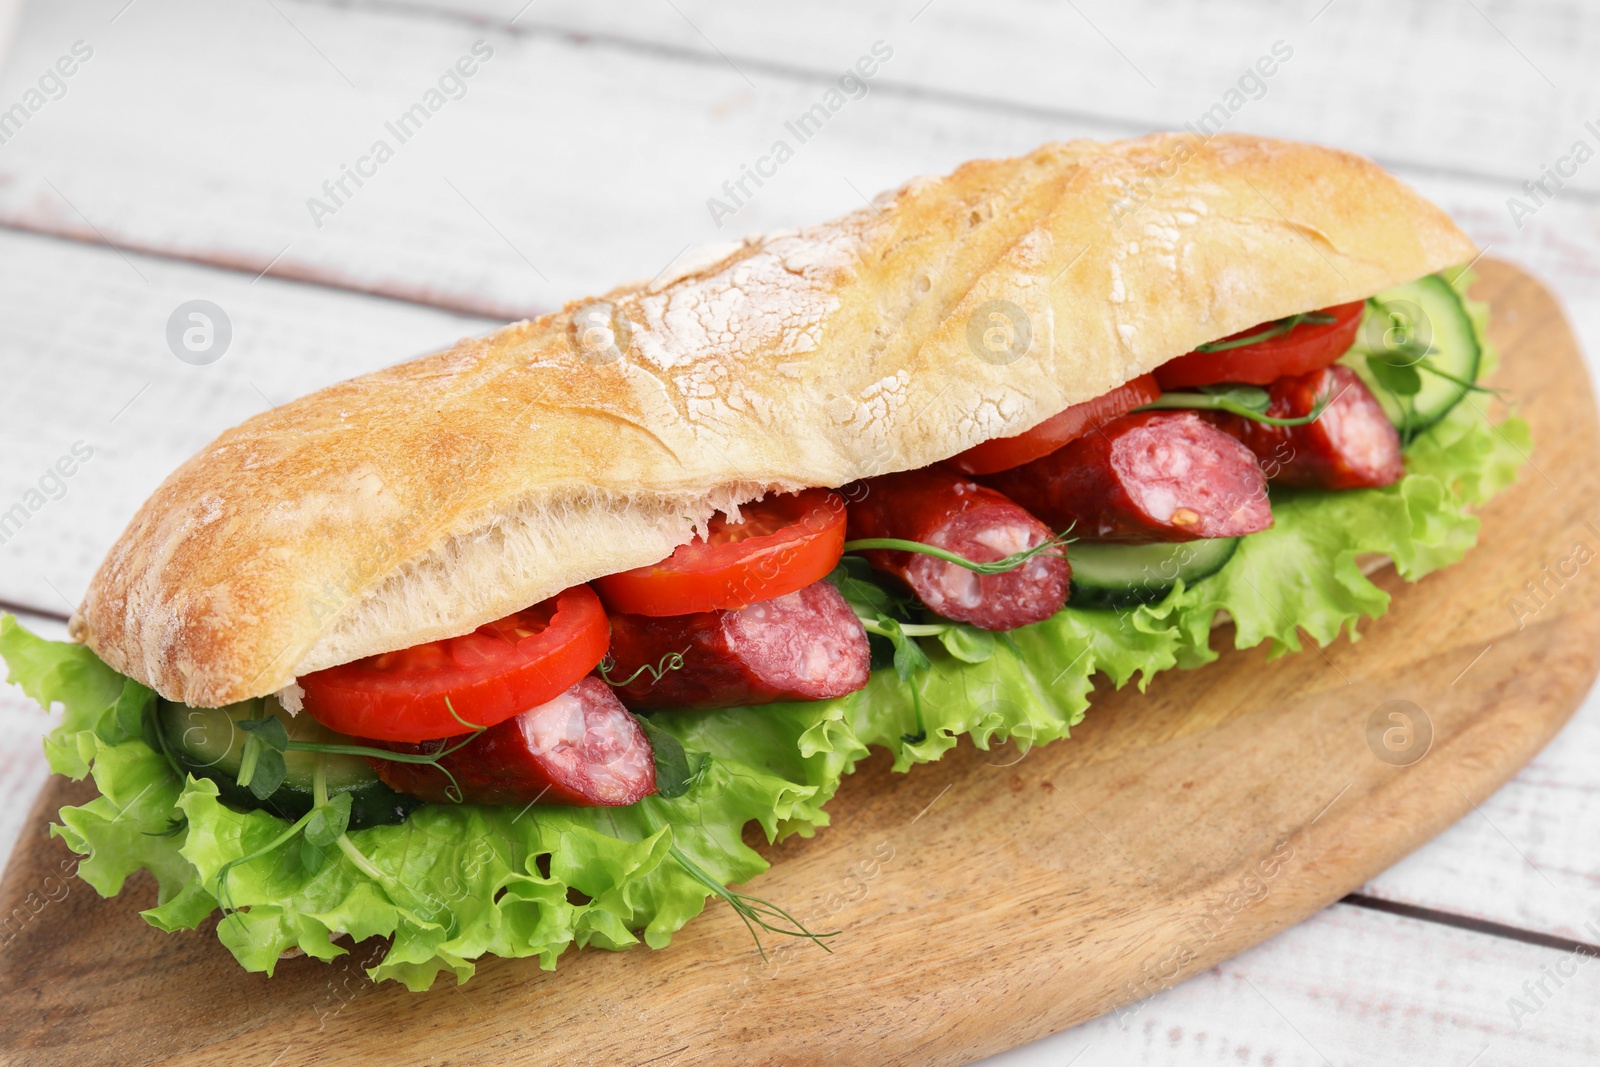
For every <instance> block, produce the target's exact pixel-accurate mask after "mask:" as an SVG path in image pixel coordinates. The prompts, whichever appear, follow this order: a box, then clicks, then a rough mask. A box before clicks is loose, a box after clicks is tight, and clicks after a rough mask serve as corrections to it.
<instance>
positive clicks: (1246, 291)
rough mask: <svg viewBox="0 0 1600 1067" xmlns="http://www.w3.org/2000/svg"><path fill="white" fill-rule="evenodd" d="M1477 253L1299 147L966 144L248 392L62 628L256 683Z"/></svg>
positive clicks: (193, 681)
mask: <svg viewBox="0 0 1600 1067" xmlns="http://www.w3.org/2000/svg"><path fill="white" fill-rule="evenodd" d="M1473 254H1474V248H1473V246H1472V243H1471V242H1470V241H1469V240H1468V239H1467V238H1466V237H1465V236H1464V235H1463V234H1462V233H1461V232H1460V231H1459V230H1458V229H1457V228H1456V227H1455V226H1454V225H1453V224H1452V223H1451V221H1450V220H1449V218H1447V217H1446V216H1445V215H1444V213H1443V212H1441V211H1440V210H1439V209H1437V208H1436V207H1434V206H1433V205H1431V204H1429V203H1428V202H1427V201H1425V200H1423V199H1422V198H1421V197H1419V196H1418V195H1417V194H1415V193H1414V192H1412V191H1411V190H1410V189H1409V188H1407V187H1406V186H1404V185H1402V184H1401V183H1400V182H1398V181H1396V180H1395V179H1394V178H1391V177H1390V176H1388V175H1387V174H1385V173H1384V172H1383V171H1382V170H1380V169H1379V168H1378V167H1376V166H1375V165H1373V164H1372V163H1369V162H1367V161H1366V160H1363V159H1359V158H1357V157H1355V156H1351V155H1347V154H1345V153H1342V152H1336V151H1332V150H1330V149H1326V148H1318V147H1314V146H1310V145H1302V144H1292V143H1287V142H1283V141H1273V140H1266V139H1262V138H1254V137H1241V136H1219V137H1216V138H1213V139H1211V140H1210V141H1206V142H1203V141H1201V140H1200V139H1199V138H1198V137H1195V136H1192V135H1176V136H1171V135H1168V136H1153V137H1147V138H1143V139H1140V140H1136V141H1125V142H1120V143H1116V144H1095V143H1090V142H1082V141H1078V142H1072V143H1068V144H1052V145H1046V146H1045V147H1043V148H1040V149H1039V150H1038V151H1036V152H1033V153H1031V154H1029V155H1026V156H1021V157H1018V158H1015V159H1002V160H980V161H977V162H973V163H968V164H966V165H964V166H962V167H960V168H959V169H957V170H956V171H955V172H954V173H953V174H951V175H949V176H948V177H944V178H937V179H919V180H916V181H913V182H911V183H909V184H907V185H906V186H904V187H902V188H900V189H898V190H895V191H894V192H891V193H886V194H884V195H882V196H880V197H879V198H878V199H877V200H876V201H875V202H874V203H873V204H872V205H871V206H870V207H867V208H863V209H862V210H860V211H857V212H855V213H853V214H851V215H847V216H845V217H844V218H841V219H838V220H836V221H833V222H829V223H824V224H822V225H820V226H813V227H810V228H808V229H804V230H797V231H792V232H786V233H776V234H768V235H766V236H762V237H756V238H751V239H749V240H747V241H745V242H744V243H743V244H741V245H739V246H737V247H736V248H735V249H733V250H725V251H724V252H722V253H719V254H717V255H715V256H713V257H710V260H709V261H703V262H700V263H697V264H693V265H691V266H689V267H685V268H681V269H679V270H677V271H676V272H674V274H673V275H672V276H669V277H665V278H659V279H656V280H655V281H653V282H652V283H649V284H642V285H633V286H625V287H623V288H621V289H617V290H615V291H613V292H611V293H609V294H607V295H606V296H604V297H601V298H599V299H596V300H586V301H578V302H576V303H573V304H570V305H568V306H567V307H566V308H564V309H563V310H562V311H560V312H559V313H556V314H551V315H545V316H543V317H541V318H539V319H537V320H535V321H533V322H522V323H518V324H516V325H513V326H508V327H506V328H505V329H503V330H500V331H499V332H498V333H495V334H493V335H491V336H489V337H484V338H479V339H474V340H468V341H463V342H462V343H460V344H459V345H457V346H456V347H455V348H452V349H451V350H449V351H448V352H441V353H438V354H437V355H433V356H428V357H426V358H423V359H418V360H415V361H413V362H410V363H405V364H402V365H400V366H397V367H393V368H391V369H389V370H384V371H380V372H378V373H376V374H369V375H366V376H365V377H361V378H357V379H354V380H352V381H348V382H344V383H342V384H340V385H336V386H334V387H332V388H330V389H325V390H323V391H321V392H319V393H315V394H313V395H311V396H307V397H304V398H302V399H300V400H297V401H294V402H293V403H290V404H286V405H284V406H283V407H280V408H275V409H273V410H271V411H268V412H265V413H263V414H261V415H258V416H256V417H255V418H253V419H251V420H249V421H248V422H246V423H244V425H242V426H240V427H238V428H236V429H233V430H230V431H228V432H227V433H224V434H223V435H222V436H221V437H219V438H218V439H217V440H216V441H214V442H213V443H212V444H211V445H209V446H208V447H207V448H206V449H205V450H204V451H203V452H201V453H200V454H199V455H197V456H195V457H194V458H193V459H191V460H189V461H188V462H187V463H185V464H184V465H183V466H182V467H180V468H179V469H178V470H177V471H176V472H174V473H173V475H172V476H171V477H170V478H168V479H167V480H166V482H164V483H163V484H162V485H161V487H160V488H159V489H158V490H157V491H156V493H155V495H154V496H152V497H151V498H150V500H149V501H148V502H146V504H145V505H144V506H143V507H142V508H141V509H140V510H139V513H138V514H137V515H136V516H135V517H134V519H133V521H132V523H131V524H130V525H129V526H128V528H127V530H126V531H125V532H124V533H123V535H122V537H121V539H120V540H119V541H118V542H117V544H116V545H115V547H114V548H113V549H112V550H111V553H110V555H109V556H108V557H107V558H106V560H105V562H104V563H103V564H102V565H101V567H100V570H99V572H98V573H97V574H96V576H95V579H94V582H93V584H92V585H91V586H90V589H89V592H88V595H87V596H86V597H85V599H84V602H83V605H82V607H81V608H80V610H79V613H78V614H77V615H76V616H75V617H74V619H73V624H72V630H73V633H74V635H75V636H76V637H78V638H79V639H80V640H83V641H86V642H88V644H89V645H90V646H91V647H92V648H93V649H94V650H95V651H96V652H97V653H98V654H99V655H100V656H101V658H102V659H104V660H105V661H106V662H107V663H109V664H110V665H111V666H113V667H115V668H116V669H117V670H119V671H122V672H124V673H125V674H128V675H130V676H132V677H134V678H137V679H139V680H140V681H142V682H145V683H147V684H149V685H151V686H153V687H154V688H156V689H157V690H159V691H160V692H161V693H162V694H163V695H165V696H167V697H170V698H174V699H181V700H184V701H187V702H189V703H192V704H198V705H218V704H223V703H227V702H231V701H235V700H240V699H243V698H245V697H250V696H257V695H261V694H265V693H270V692H273V691H275V690H278V689H280V688H282V687H283V686H285V685H286V684H287V683H289V682H290V681H291V680H292V679H293V678H295V677H296V676H298V675H301V674H305V673H308V672H310V671H314V670H317V669H319V668H323V667H329V666H332V665H334V664H338V663H343V662H347V661H349V660H353V659H357V658H359V657H362V656H367V655H371V654H374V653H377V652H383V651H387V650H390V649H395V648H402V647H405V646H407V645H411V644H415V643H417V642H420V641H427V640H432V639H436V638H441V637H447V636H451V635H454V634H459V633H463V632H465V631H467V630H469V629H471V628H472V627H474V626H477V625H479V624H481V623H483V622H487V621H489V620H491V619H494V618H497V617H499V616H502V615H505V614H507V613H509V612H511V611H514V610H516V609H518V608H521V607H524V606H526V605H528V604H531V603H534V602H536V601H539V600H542V599H544V598H545V597H547V596H550V595H551V594H553V593H555V592H557V591H559V590H561V589H563V588H565V587H567V586H570V585H573V584H574V583H577V582H582V581H586V580H588V579H591V578H594V577H596V576H598V575H602V574H607V573H610V572H613V571H617V570H622V569H624V568H628V567H635V566H639V565H642V564H646V563H650V562H653V561H655V560H657V559H660V558H662V557H663V556H666V555H667V554H668V553H669V552H671V550H672V549H673V548H674V547H675V546H676V545H678V544H681V543H683V542H685V541H687V540H688V539H689V538H690V536H691V534H692V531H693V530H694V528H695V527H696V525H697V524H699V523H703V522H704V521H705V520H706V519H707V518H708V517H709V516H710V515H711V513H712V512H713V511H714V510H716V509H725V510H729V511H732V510H734V509H736V508H737V506H738V505H739V504H740V503H742V502H746V501H750V500H752V499H755V498H758V497H760V496H762V495H763V494H765V493H768V492H772V491H775V490H791V489H798V488H802V487H805V486H836V485H842V484H844V483H846V482H849V481H851V480H852V479H855V478H859V477H862V476H864V475H870V474H877V473H885V472H888V471H894V470H904V469H908V468H913V467H921V466H925V465H927V464H929V463H933V462H936V461H938V460H941V459H945V458H947V457H949V456H951V455H953V454H955V453H957V452H960V451H962V450H963V449H966V448H968V447H970V446H972V445H975V444H977V443H978V442H980V441H984V440H987V439H989V438H991V437H999V436H1007V435H1012V434H1016V433H1019V432H1021V431H1023V430H1026V429H1028V428H1029V427H1031V426H1033V425H1034V424H1035V423H1038V422H1040V421H1042V420H1043V419H1045V418H1046V417H1048V416H1050V415H1052V414H1054V413H1055V412H1057V411H1059V410H1060V409H1061V408H1063V407H1065V406H1067V405H1068V404H1073V403H1077V402H1079V401H1083V400H1088V399H1091V398H1093V397H1096V396H1099V395H1100V394H1102V393H1104V392H1106V391H1107V390H1109V389H1111V388H1113V387H1114V386H1116V385H1119V384H1121V383H1122V382H1125V381H1127V380H1128V379H1129V378H1132V377H1134V376H1136V375H1138V374H1141V373H1144V372H1146V371H1149V370H1150V369H1151V368H1153V367H1155V366H1157V365H1158V364H1161V363H1163V362H1165V361H1166V360H1168V359H1171V358H1173V357H1175V356H1178V355H1181V354H1183V353H1185V352H1188V351H1190V350H1191V349H1193V348H1194V346H1195V345H1197V344H1199V343H1201V342H1204V341H1209V340H1213V339H1215V338H1218V337H1221V336H1223V335H1225V334H1229V333H1232V332H1234V331H1236V330H1240V329H1243V328H1245V327H1247V326H1251V325H1253V324H1255V323H1259V322H1263V321H1265V320H1268V319H1274V318H1278V317H1281V316H1284V315H1288V314H1292V313H1294V312H1298V311H1305V310H1308V309H1312V308H1319V307H1325V306H1327V305H1330V304H1336V303H1341V302H1344V301H1350V300H1356V299H1360V298H1363V297H1366V296H1368V295H1370V294H1372V293H1374V292H1377V291H1379V290H1381V289H1385V288H1388V287H1391V286H1394V285H1397V284H1400V283H1404V282H1408V281H1411V280H1413V279H1415V278H1418V277H1421V276H1422V275H1424V274H1428V273H1430V272H1433V271H1437V270H1440V269H1443V268H1445V267H1448V266H1451V265H1454V264H1459V263H1463V262H1466V261H1467V260H1469V259H1471V258H1472V256H1473Z"/></svg>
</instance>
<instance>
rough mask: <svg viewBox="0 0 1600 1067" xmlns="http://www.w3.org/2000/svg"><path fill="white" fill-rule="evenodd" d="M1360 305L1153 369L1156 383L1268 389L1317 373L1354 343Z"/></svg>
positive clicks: (1257, 329)
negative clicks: (1236, 384) (1287, 379)
mask: <svg viewBox="0 0 1600 1067" xmlns="http://www.w3.org/2000/svg"><path fill="white" fill-rule="evenodd" d="M1365 304H1366V301H1364V300H1357V301H1356V302H1355V303H1353V304H1336V305H1335V306H1333V307H1331V308H1323V309H1322V314H1324V315H1332V316H1333V321H1332V322H1302V323H1301V324H1300V325H1298V326H1296V327H1295V328H1294V329H1292V330H1290V331H1289V332H1288V333H1286V334H1283V335H1281V336H1278V337H1271V338H1268V339H1266V340H1264V341H1257V342H1256V343H1254V344H1249V345H1240V346H1239V347H1238V348H1225V349H1223V350H1222V351H1220V352H1190V353H1189V354H1188V355H1187V356H1179V357H1178V358H1177V359H1174V360H1171V361H1170V362H1167V363H1163V364H1162V365H1161V366H1159V367H1157V368H1156V381H1158V382H1160V383H1161V388H1163V389H1168V390H1172V389H1187V388H1189V387H1191V386H1196V385H1215V384H1217V383H1218V382H1242V383H1244V384H1246V385H1270V384H1272V383H1273V382H1275V381H1277V380H1278V379H1279V378H1282V377H1284V376H1285V375H1289V374H1310V373H1311V372H1312V371H1314V370H1321V369H1322V368H1323V367H1326V366H1327V365H1328V364H1330V363H1332V362H1333V361H1334V360H1336V359H1338V358H1339V357H1340V356H1342V355H1344V354H1345V353H1346V352H1348V351H1349V350H1350V346H1351V345H1352V344H1354V343H1355V339H1356V331H1357V330H1358V329H1360V328H1361V309H1362V307H1363V306H1365ZM1271 328H1272V323H1270V322H1264V323H1262V324H1261V325H1260V326H1252V327H1250V329H1248V330H1241V331H1240V332H1238V333H1236V334H1234V335H1233V336H1231V337H1224V338H1223V340H1224V341H1237V340H1239V339H1240V338H1243V337H1249V336H1250V335H1252V334H1257V333H1261V332H1262V331H1263V330H1268V329H1271Z"/></svg>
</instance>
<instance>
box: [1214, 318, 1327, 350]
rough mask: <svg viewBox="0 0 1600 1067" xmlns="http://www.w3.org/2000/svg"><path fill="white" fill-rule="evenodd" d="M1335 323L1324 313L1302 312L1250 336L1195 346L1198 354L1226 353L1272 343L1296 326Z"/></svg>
mask: <svg viewBox="0 0 1600 1067" xmlns="http://www.w3.org/2000/svg"><path fill="white" fill-rule="evenodd" d="M1333 321H1335V319H1334V316H1332V315H1329V314H1327V313H1326V312H1323V311H1302V312H1301V313H1300V314H1298V315H1290V316H1289V317H1288V318H1286V319H1279V320H1278V321H1277V322H1274V323H1272V324H1271V325H1270V326H1268V327H1266V328H1265V329H1263V330H1261V331H1259V332H1257V333H1252V334H1248V335H1247V336H1244V337H1235V338H1231V339H1227V340H1222V341H1207V342H1206V343H1205V344H1203V345H1195V346H1194V350H1195V351H1196V352H1226V351H1228V350H1230V349H1234V348H1244V347H1245V346H1246V345H1254V344H1260V343H1261V342H1262V341H1271V340H1274V339H1275V338H1278V337H1282V336H1283V335H1284V334H1286V333H1288V332H1289V331H1290V330H1292V329H1294V328H1295V327H1296V326H1299V325H1301V324H1302V323H1305V324H1307V325H1316V326H1326V325H1327V324H1328V323H1330V322H1333Z"/></svg>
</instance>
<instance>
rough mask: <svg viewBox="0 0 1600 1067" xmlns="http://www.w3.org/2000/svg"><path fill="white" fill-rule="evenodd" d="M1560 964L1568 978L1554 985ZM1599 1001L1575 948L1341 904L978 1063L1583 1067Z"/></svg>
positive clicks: (1592, 1048) (1596, 1044)
mask: <svg viewBox="0 0 1600 1067" xmlns="http://www.w3.org/2000/svg"><path fill="white" fill-rule="evenodd" d="M1558 967H1559V968H1560V969H1561V970H1563V971H1569V972H1572V973H1571V974H1570V975H1568V976H1567V977H1563V978H1561V984H1560V985H1559V986H1558V985H1557V984H1556V982H1555V980H1554V979H1553V978H1551V977H1548V976H1549V975H1550V974H1552V973H1553V972H1555V970H1556V968H1558ZM1524 982H1528V983H1532V984H1533V986H1534V987H1535V988H1534V992H1533V993H1532V994H1531V995H1530V994H1529V993H1528V992H1525V991H1524V990H1523V988H1522V987H1523V983H1524ZM1539 982H1544V983H1545V993H1543V994H1541V993H1539V992H1538V990H1537V988H1536V986H1537V983H1539ZM1597 997H1600V967H1597V966H1595V965H1594V964H1593V963H1592V962H1588V961H1584V960H1583V959H1582V958H1581V957H1578V958H1574V957H1572V956H1571V954H1570V953H1564V952H1559V951H1554V950H1551V949H1543V948H1537V947H1534V946H1531V945H1525V944H1520V943H1517V942H1514V941H1507V940H1503V939H1500V938H1493V937H1485V936H1482V935H1478V934H1470V933H1465V932H1463V931H1459V930H1452V929H1450V928H1449V927H1441V926H1437V925H1434V924H1432V923H1424V922H1417V921H1414V920H1410V919H1403V918H1397V917H1394V916H1389V915H1381V914H1377V913H1374V912H1371V911H1366V910H1363V909H1359V908H1352V907H1348V906H1344V905H1334V906H1333V907H1331V908H1329V909H1327V910H1326V911H1323V912H1320V913H1318V914H1317V915H1315V916H1313V917H1311V918H1310V919H1307V920H1306V921H1305V922H1303V923H1301V924H1300V925H1299V926H1296V927H1293V928H1292V929H1289V930H1286V931H1285V932H1284V933H1282V934H1279V935H1278V936H1277V937H1275V938H1273V939H1272V940H1271V941H1268V942H1266V943H1265V944H1262V945H1259V946H1257V947H1256V948H1253V949H1251V950H1250V951H1248V952H1246V953H1244V954H1243V955H1240V956H1238V957H1236V958H1234V959H1232V960H1229V961H1228V962H1226V963H1223V964H1221V965H1219V966H1217V967H1214V968H1212V969H1210V970H1208V971H1206V972H1204V973H1202V974H1199V975H1196V976H1195V977H1193V978H1191V979H1189V980H1188V981H1187V982H1184V983H1183V984H1182V985H1179V986H1177V987H1175V988H1173V989H1171V990H1169V991H1167V992H1163V993H1161V994H1159V995H1157V996H1155V997H1152V998H1151V999H1149V1000H1146V1001H1142V1002H1140V1003H1136V1004H1134V1005H1131V1007H1130V1008H1129V1009H1127V1010H1124V1011H1122V1012H1119V1013H1113V1014H1111V1015H1107V1016H1104V1017H1102V1018H1100V1019H1096V1020H1094V1021H1093V1022H1090V1023H1086V1024H1084V1025H1083V1026H1080V1027H1078V1028H1077V1029H1075V1030H1072V1031H1069V1032H1067V1033H1063V1034H1057V1035H1054V1036H1052V1037H1049V1038H1046V1039H1044V1040H1042V1041H1039V1042H1036V1043H1035V1044H1032V1045H1027V1046H1024V1047H1022V1048H1019V1049H1015V1050H1012V1051H1010V1052H1006V1053H1001V1054H1000V1055H998V1056H995V1057H993V1058H992V1059H989V1060H985V1061H984V1063H985V1067H1047V1065H1048V1067H1064V1065H1068V1064H1070V1065H1072V1067H1115V1065H1121V1064H1129V1063H1138V1064H1141V1065H1142V1067H1189V1065H1192V1064H1196V1063H1207V1064H1211V1063H1215V1064H1243V1065H1246V1067H1252V1065H1261V1067H1267V1065H1276V1067H1326V1065H1327V1064H1339V1065H1341V1067H1342V1065H1345V1064H1351V1065H1354V1064H1374V1063H1382V1064H1401V1063H1419V1064H1420V1063H1437V1064H1456V1065H1459V1067H1466V1065H1469V1064H1471V1065H1472V1067H1507V1065H1520V1064H1528V1063H1540V1064H1574V1065H1576V1064H1587V1063H1592V1062H1594V1058H1595V1056H1596V1055H1597V1054H1600V1041H1597V1039H1596V1036H1595V1035H1596V1034H1597V1033H1600V1009H1597V1008H1596V1003H1597ZM1519 1005H1527V1006H1528V1007H1529V1008H1531V1009H1532V1010H1530V1011H1526V1012H1524V1011H1523V1010H1521V1008H1520V1007H1519ZM1518 1023H1521V1026H1520V1027H1519V1026H1518V1025H1517V1024H1518ZM1074 1057H1076V1058H1074Z"/></svg>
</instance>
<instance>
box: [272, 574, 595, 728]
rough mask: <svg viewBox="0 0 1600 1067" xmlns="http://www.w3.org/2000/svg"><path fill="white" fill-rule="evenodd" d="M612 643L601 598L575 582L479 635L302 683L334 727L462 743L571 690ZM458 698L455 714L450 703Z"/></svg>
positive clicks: (315, 711) (309, 706)
mask: <svg viewBox="0 0 1600 1067" xmlns="http://www.w3.org/2000/svg"><path fill="white" fill-rule="evenodd" d="M610 643H611V625H610V623H608V622H607V621H606V613H605V609H604V608H602V607H601V606H600V598H599V597H597V596H595V595H594V590H592V589H590V588H589V587H588V586H587V585H575V586H573V587H572V588H571V589H568V590H566V591H564V592H562V593H560V594H558V595H556V596H553V597H551V598H550V599H549V600H546V601H542V602H541V603H538V604H535V605H534V606H533V607H531V608H524V609H523V610H522V611H519V612H516V613H515V614H512V615H507V616H506V617H505V618H503V619H497V620H496V621H494V622H491V623H486V624H484V625H483V626H480V627H478V628H477V629H476V630H474V631H472V632H471V633H469V634H463V635H461V636H460V637H451V638H447V639H445V640H443V641H429V642H427V643H425V644H421V645H412V646H411V647H410V648H402V649H401V650H400V651H398V652H385V653H383V654H381V655H377V656H368V657H367V658H366V659H360V660H356V661H355V662H354V663H345V664H342V665H340V666H338V667H329V668H328V669H327V670H325V671H317V672H316V673H315V674H308V675H306V676H305V677H303V678H301V679H300V687H301V688H302V689H304V690H305V708H306V711H307V712H308V713H310V715H311V717H312V718H314V719H316V720H317V721H318V722H320V723H321V724H322V725H324V726H326V727H328V728H329V729H330V730H337V731H338V732H339V733H342V734H351V735H353V736H355V737H370V738H375V739H377V740H379V741H429V740H432V739H434V738H438V737H453V736H456V735H458V734H461V733H464V732H465V731H466V727H463V726H462V725H461V723H460V722H458V721H456V718H455V716H452V715H451V714H450V708H452V707H453V708H454V709H455V713H456V715H459V716H461V718H462V719H463V720H465V721H466V722H469V723H472V724H474V725H477V726H493V725H495V724H496V723H499V722H504V721H505V720H507V719H509V718H511V717H512V716H513V715H517V714H519V713H521V712H524V711H527V710H528V709H529V708H534V707H538V706H539V705H540V704H543V703H545V702H546V701H549V700H553V699H554V698H555V697H557V696H559V695H560V694H562V693H564V692H566V691H567V690H568V689H569V688H571V687H572V686H573V684H575V683H576V682H577V681H578V679H580V678H582V677H583V676H584V675H586V674H588V673H589V671H590V670H592V669H593V668H594V665H595V664H596V663H599V662H600V657H602V656H604V655H605V654H606V646H607V645H609V644H610ZM446 698H449V701H450V707H446V706H445V699H446Z"/></svg>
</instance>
